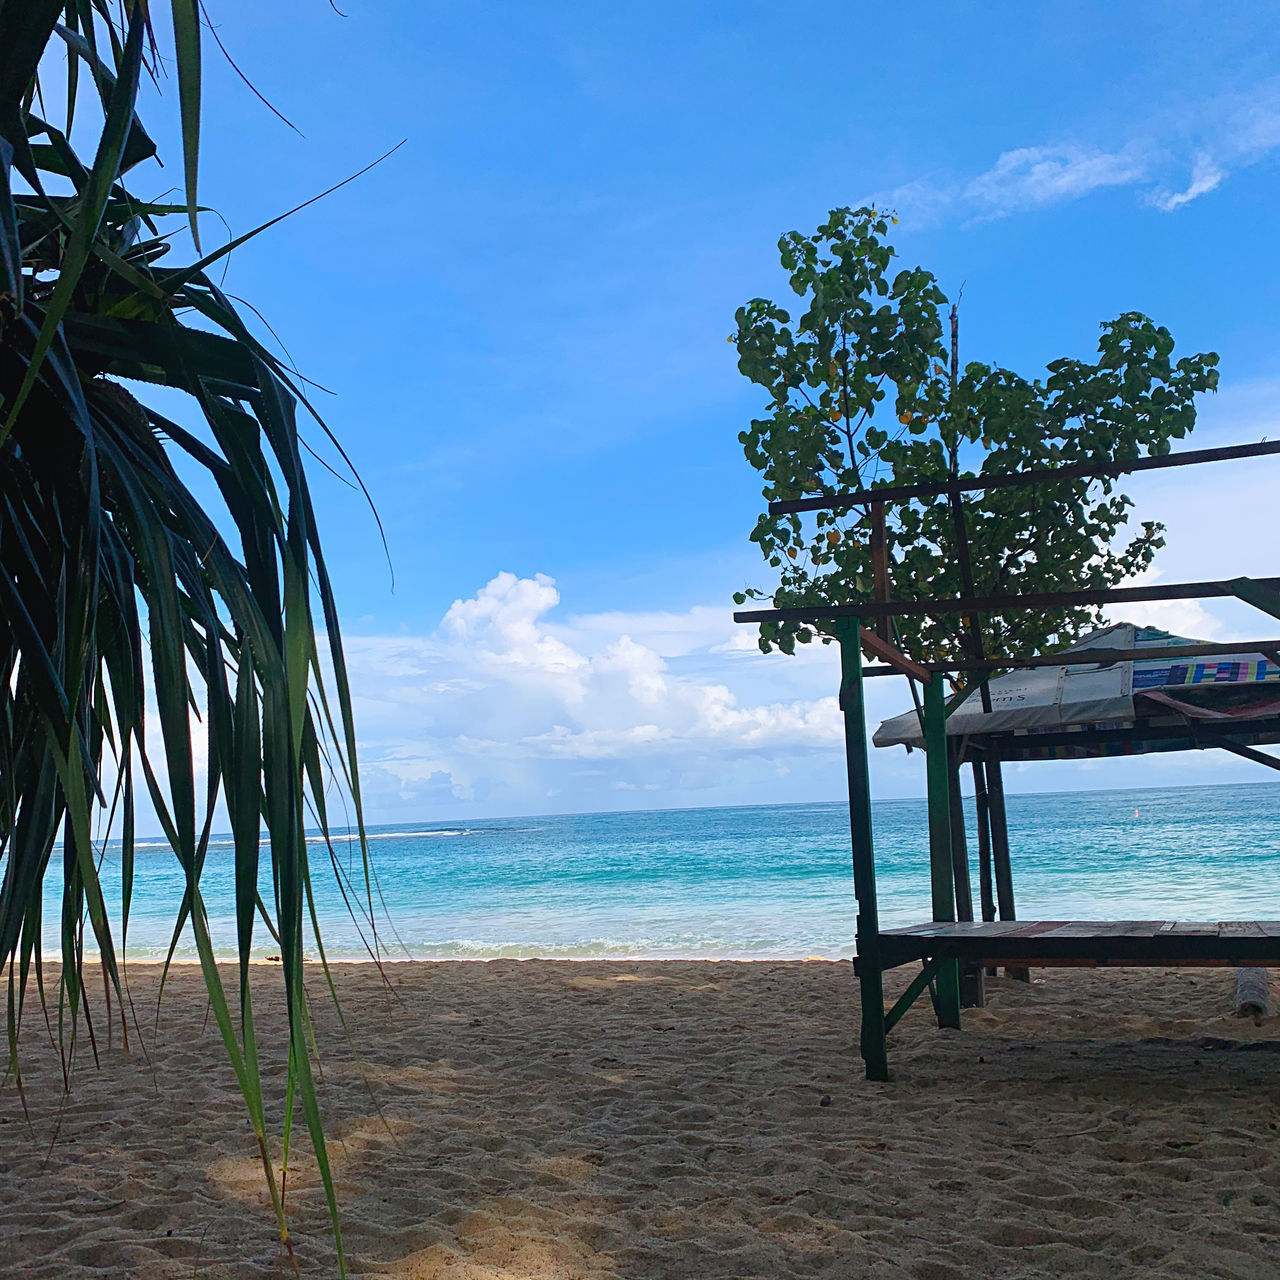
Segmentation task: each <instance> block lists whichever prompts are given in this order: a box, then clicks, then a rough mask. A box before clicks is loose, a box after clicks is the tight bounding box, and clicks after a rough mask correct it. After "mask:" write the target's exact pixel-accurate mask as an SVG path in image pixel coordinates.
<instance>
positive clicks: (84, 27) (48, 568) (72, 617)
mask: <svg viewBox="0 0 1280 1280" xmlns="http://www.w3.org/2000/svg"><path fill="white" fill-rule="evenodd" d="M154 8H155V6H154V5H153V4H149V3H148V0H119V2H118V3H117V0H58V2H56V3H55V2H51V0H0V869H2V870H3V881H2V883H0V979H3V980H5V981H6V982H7V991H8V1016H7V1028H8V1046H9V1067H10V1075H11V1077H12V1078H13V1079H16V1080H17V1081H18V1084H19V1087H21V1075H20V1066H21V1063H20V1061H19V1036H18V1033H19V1027H20V1023H21V1019H22V1015H23V1007H24V998H25V997H28V996H29V994H30V992H31V991H32V990H35V989H38V990H39V993H40V995H41V999H42V1000H46V998H47V997H49V996H50V995H51V994H52V995H53V997H54V998H55V999H56V1001H57V1007H58V1010H59V1016H58V1018H57V1019H56V1023H55V1025H56V1026H57V1027H58V1028H59V1031H58V1033H57V1034H58V1036H59V1039H60V1047H61V1049H62V1051H63V1055H64V1059H65V1060H68V1061H69V1060H71V1059H72V1058H73V1057H74V1053H75V1047H76V1039H77V1036H78V1035H79V1036H80V1037H81V1041H82V1043H83V1042H84V1038H85V1037H86V1035H87V1036H90V1037H91V1036H92V1034H93V1022H92V1019H91V1018H90V1008H91V1006H90V1002H89V999H88V992H87V988H86V963H87V960H88V961H91V963H92V964H94V965H96V964H97V963H98V959H97V957H100V962H101V966H102V970H103V972H104V974H105V975H106V982H107V984H108V991H110V990H111V989H114V990H115V993H116V996H117V1000H118V1003H119V1004H120V1007H121V1008H123V1007H125V1002H124V1001H123V1000H120V999H119V997H120V996H121V995H122V994H123V988H122V977H121V961H122V957H123V946H124V942H125V938H126V931H127V927H128V917H129V906H130V898H131V894H132V891H133V887H134V884H135V876H136V875H141V874H145V870H144V868H143V866H142V865H141V864H138V863H135V858H134V832H135V823H136V815H137V813H138V810H139V805H140V804H141V805H143V806H146V805H147V804H148V803H149V805H150V808H151V809H152V810H153V811H154V813H155V814H156V815H158V818H159V821H160V823H161V825H162V827H163V830H164V834H165V836H166V837H167V840H168V843H169V844H170V845H171V846H172V849H173V853H174V855H175V856H176V857H177V859H178V861H179V862H180V864H181V866H182V869H183V871H184V873H185V890H184V893H183V895H182V898H181V901H176V902H175V903H174V933H173V936H174V943H175V945H176V943H177V941H178V938H179V936H180V935H181V934H182V933H183V931H184V930H188V929H189V931H190V935H191V936H192V937H193V939H194V944H195V948H196V951H197V953H198V955H199V960H200V964H201V966H202V970H203V975H204V980H205V983H206V985H207V988H208V995H209V1000H210V1007H211V1010H212V1014H213V1016H214V1018H215V1019H216V1022H217V1025H218V1029H219V1031H220V1033H221V1036H222V1040H223V1042H224V1044H225V1047H226V1053H227V1056H228V1057H229V1059H230V1063H231V1067H232V1069H233V1070H234V1072H235V1075H236V1079H237V1081H238V1083H239V1086H240V1089H241V1091H242V1093H243V1096H244V1100H245V1103H246V1105H247V1108H248V1112H249V1116H250V1118H251V1121H252V1127H253V1131H254V1133H255V1135H256V1138H257V1145H258V1149H259V1151H260V1154H261V1159H262V1166H263V1171H264V1175H265V1178H266V1181H267V1185H268V1187H269V1189H270V1194H271V1199H272V1203H273V1205H274V1208H275V1214H276V1218H277V1221H278V1225H279V1229H280V1232H281V1236H282V1239H284V1240H285V1241H286V1243H287V1239H288V1236H287V1229H286V1222H285V1214H284V1205H283V1200H282V1191H281V1185H280V1181H281V1179H280V1175H279V1173H278V1169H279V1166H277V1165H276V1164H274V1163H273V1159H272V1143H271V1141H270V1140H269V1135H268V1130H267V1121H266V1116H265V1112H264V1100H263V1089H262V1082H261V1071H260V1065H259V1055H258V1049H257V1043H256V1039H255V1035H254V1023H253V1006H252V992H251V989H250V981H249V976H250V967H249V962H250V954H251V950H252V947H253V945H254V933H255V928H258V929H260V930H267V931H269V932H270V934H271V936H272V937H273V939H274V940H275V942H274V944H273V945H275V946H277V947H278V951H279V954H280V957H281V961H282V964H281V972H282V978H283V984H284V995H285V1002H286V1007H287V1011H288V1027H289V1039H288V1048H287V1051H286V1052H287V1054H288V1061H287V1079H288V1086H287V1096H288V1098H289V1106H288V1107H287V1108H286V1115H285V1119H284V1122H283V1123H284V1129H283V1140H284V1144H285V1150H286V1153H287V1147H288V1140H289V1126H290V1123H291V1119H292V1113H293V1109H294V1106H295V1105H296V1106H298V1107H299V1108H300V1109H301V1113H302V1115H303V1117H304V1118H305V1123H306V1126H307V1128H308V1130H309V1135H310V1140H311V1143H312V1145H313V1147H314V1150H315V1156H316V1160H317V1163H318V1167H319V1173H320V1177H321V1179H322V1181H323V1184H324V1188H325V1191H326V1194H327V1197H328V1203H329V1210H330V1214H331V1216H332V1219H333V1225H334V1231H335V1241H336V1244H337V1251H338V1260H339V1265H340V1266H342V1265H343V1262H342V1243H341V1235H340V1232H339V1230H338V1218H337V1208H336V1202H335V1198H334V1190H333V1182H332V1178H331V1176H330V1170H329V1164H328V1161H327V1159H326V1155H325V1142H324V1134H323V1130H322V1126H321V1116H320V1112H319V1109H318V1106H317V1100H316V1090H315V1086H314V1083H313V1076H312V1056H311V1055H312V1046H311V1042H310V1034H309V1018H308V1010H307V1002H306V996H305V992H304V988H303V947H304V924H308V927H309V928H314V926H315V924H316V921H315V912H314V906H313V905H312V897H311V869H310V867H309V866H308V859H307V849H308V846H307V838H306V831H307V829H308V827H309V826H311V827H317V826H318V827H319V828H320V829H321V830H326V831H327V829H328V816H327V807H326V791H327V789H329V788H331V787H333V786H334V785H336V786H337V787H339V788H341V789H343V790H344V791H345V795H346V796H347V797H349V799H350V802H351V810H350V812H351V813H352V814H353V815H354V819H355V824H356V826H357V828H358V829H359V831H360V846H361V849H362V850H364V849H365V845H364V839H363V823H362V819H361V816H360V813H361V810H360V790H359V785H358V780H357V773H356V748H355V735H354V729H353V723H352V712H351V700H350V696H349V693H348V685H347V677H346V671H345V667H344V662H343V651H342V642H341V637H340V635H339V629H338V613H337V607H336V604H335V601H334V595H333V591H332V588H331V585H330V580H329V576H328V574H327V573H326V570H325V562H324V558H323V555H322V554H321V547H320V541H319V536H318V532H317V528H316V518H315V511H314V508H313V504H312V498H311V494H310V492H309V489H308V485H307V477H306V472H305V468H304V465H303V455H304V452H305V449H306V446H305V444H304V441H303V437H302V435H301V433H300V431H299V417H300V415H301V414H304V413H309V412H311V408H310V405H309V403H308V401H307V397H306V395H305V394H304V390H303V385H302V382H301V380H300V379H299V378H298V377H297V376H296V375H295V374H294V373H293V372H292V371H291V370H290V368H288V367H287V366H286V365H285V364H284V363H283V362H282V361H281V360H279V359H277V358H276V357H275V356H274V355H273V354H272V353H271V351H270V350H268V349H267V348H266V347H265V346H264V345H263V344H262V343H261V342H260V341H258V340H257V339H256V338H255V336H254V334H253V333H252V332H251V330H250V327H249V326H247V325H246V323H245V321H244V319H243V318H242V316H241V314H240V313H239V312H238V311H237V309H236V307H235V306H233V305H232V303H231V301H230V300H229V298H228V297H227V296H226V294H224V293H223V291H222V290H221V289H220V288H219V286H218V283H217V282H216V280H215V273H214V272H213V271H212V270H211V268H212V267H213V266H214V264H215V263H216V262H217V261H218V260H219V259H221V258H222V257H224V256H225V255H226V253H227V252H228V251H229V250H231V249H232V248H234V247H235V244H237V243H239V241H233V242H232V243H231V244H228V245H224V246H222V247H221V248H219V249H218V250H216V251H214V252H206V253H204V255H203V256H200V255H201V250H200V239H199V234H198V225H197V213H198V207H197V202H196V172H197V152H198V142H199V136H200V71H201V52H200V34H201V6H200V3H199V0H172V6H171V9H170V10H169V11H168V12H167V14H166V15H165V22H164V26H163V28H162V29H160V28H158V27H157V26H153V22H157V23H158V20H159V17H160V15H158V14H157V13H155V12H153V10H154ZM157 36H163V38H164V39H165V40H169V39H171V40H172V47H173V53H174V62H176V68H177V90H178V92H177V99H178V103H179V108H180V114H181V123H182V135H183V150H184V159H185V178H186V181H185V200H183V201H180V202H178V203H175V204H159V203H148V202H147V201H145V200H140V199H137V198H135V197H134V196H133V195H132V194H131V193H130V190H129V189H128V187H126V185H125V181H126V177H127V176H128V175H129V174H130V172H131V171H133V170H135V169H136V168H137V167H138V166H139V165H142V164H144V162H146V161H148V160H149V159H151V158H152V157H153V156H154V155H155V151H156V148H155V145H154V143H153V142H152V140H151V138H150V136H149V135H148V134H147V132H146V130H145V128H144V127H143V124H142V122H141V121H140V120H139V118H138V116H137V113H136V108H137V101H138V92H139V84H140V82H142V81H143V80H144V78H145V77H147V76H148V75H152V74H157V73H158V68H159V67H160V65H161V60H160V59H159V58H158V55H157V52H156V50H157V44H156V40H157ZM55 74H56V77H57V80H56V83H53V82H52V81H51V77H53V76H54V75H55ZM64 77H65V79H64ZM42 79H43V81H44V83H42ZM50 102H59V103H60V104H61V106H60V109H59V119H58V121H57V122H55V121H54V120H53V119H51V118H50V116H51V115H52V112H50V113H48V114H46V105H47V104H49V103H50ZM77 111H78V114H77V116H76V118H75V130H74V137H75V139H76V140H77V141H78V142H80V143H81V144H83V142H84V140H85V139H89V141H90V144H91V147H92V155H90V154H89V150H90V148H89V147H85V146H83V145H81V146H80V147H79V148H78V147H77V146H73V143H72V137H73V130H72V117H73V113H74V112H77ZM188 230H189V232H190V236H189V237H188V236H187V231H188ZM175 238H177V239H181V241H182V243H184V244H185V243H188V242H189V243H190V244H191V245H193V246H194V247H193V248H192V249H191V251H190V253H189V254H188V256H189V257H191V258H192V259H193V260H192V261H189V262H187V263H185V264H183V265H172V264H171V262H170V258H169V256H168V253H167V251H168V250H169V249H170V248H171V241H173V240H174V239H175ZM138 384H151V385H153V386H157V387H167V388H173V389H176V390H177V391H180V392H183V393H185V396H186V399H185V404H186V406H187V411H186V413H185V414H177V415H176V416H183V417H184V422H183V423H179V422H177V421H174V420H173V419H172V418H171V417H168V416H166V415H165V414H162V413H161V412H159V411H158V410H157V409H156V408H154V407H152V405H151V404H149V403H148V399H149V398H150V399H156V398H157V397H155V396H152V397H148V395H147V394H146V391H145V387H142V388H140V387H139V385H138ZM166 397H167V398H165V399H163V400H162V403H163V404H164V405H165V406H166V407H168V406H169V405H171V404H172V403H174V402H175V401H176V399H177V398H176V397H173V396H172V395H170V394H168V393H166ZM311 416H312V418H313V419H314V421H315V423H316V424H318V427H317V429H318V430H324V425H323V423H321V422H320V420H319V418H318V417H315V415H314V413H312V414H311ZM335 443H336V442H335ZM197 476H198V477H199V480H197V479H196V478H195V477H197ZM209 481H211V482H212V485H211V486H210V485H208V484H207V482H209ZM193 485H198V486H199V489H200V492H201V493H202V494H204V493H206V492H207V493H208V494H209V495H212V493H213V491H214V490H215V489H216V492H217V494H218V495H219V498H220V502H219V501H212V502H210V501H209V500H207V499H205V500H202V499H201V498H199V497H197V496H196V492H195V490H194V489H193ZM317 615H318V619H319V620H318V619H317ZM196 735H202V736H203V738H204V739H205V742H204V744H203V746H204V748H205V751H204V753H203V754H205V755H206V756H207V761H206V762H204V763H203V764H202V767H201V769H200V770H197V768H196V767H195V765H194V763H193V754H194V748H195V746H196V745H197V743H196V740H195V736H196ZM201 774H203V777H201ZM223 806H225V808H223ZM222 813H225V815H226V820H227V821H228V822H229V825H230V829H231V833H232V836H233V838H234V859H235V921H236V937H235V946H236V949H237V951H238V958H239V973H238V978H239V981H238V992H237V991H236V990H235V986H234V984H233V983H232V984H227V986H224V982H223V979H222V977H221V976H220V974H219V970H218V967H217V964H216V963H215V960H216V954H217V953H216V952H215V942H214V939H213V938H211V936H210V930H209V924H208V917H207V913H206V903H205V899H204V896H203V894H202V889H201V884H202V873H203V871H204V867H205V862H206V853H207V850H208V847H209V840H210V833H211V829H212V827H213V824H214V823H215V821H217V820H218V816H220V815H221V814H222ZM107 835H110V836H111V837H112V838H113V840H114V841H115V842H116V844H115V845H114V846H113V848H118V855H116V856H118V857H119V859H120V873H121V884H122V895H121V896H122V900H121V901H119V902H118V903H117V902H114V901H113V902H111V903H109V902H108V901H107V899H106V896H105V895H104V890H103V885H102V882H101V880H100V878H99V865H100V855H101V852H102V848H103V844H102V842H103V840H104V838H105V836H107ZM330 854H331V856H332V849H330ZM365 857H366V860H365V888H366V890H367V886H368V864H367V851H366V852H365ZM335 868H336V863H335ZM50 878H51V879H52V881H53V884H54V885H55V886H56V885H58V884H59V883H60V887H61V918H60V938H61V943H60V953H61V954H60V957H59V959H60V964H59V965H58V967H57V970H56V993H50V992H48V991H46V989H45V988H46V986H53V985H54V982H55V980H54V977H53V976H52V973H48V974H47V973H46V971H45V969H44V967H43V965H42V951H41V936H42V932H43V930H44V925H45V921H44V920H43V912H44V907H43V893H42V890H43V888H44V886H45V883H46V880H47V879H50ZM262 885H265V886H267V887H266V889H265V890H263V889H261V888H260V886H262ZM113 917H114V919H115V924H114V927H113ZM50 924H51V925H52V922H50ZM50 932H53V930H52V928H51V929H50ZM309 936H311V935H309ZM314 945H315V946H316V947H317V948H319V937H318V931H317V932H316V933H315V934H314ZM95 953H96V956H95ZM172 955H173V950H172V948H171V950H170V952H169V956H170V958H171V957H172ZM320 956H321V958H322V959H323V951H322V950H320ZM326 972H327V970H326ZM228 987H229V988H230V989H228ZM51 1021H52V1020H51ZM82 1028H87V1032H86V1031H85V1030H83V1029H82ZM295 1099H296V1103H295V1101H294V1100H295ZM286 1158H287V1156H286Z"/></svg>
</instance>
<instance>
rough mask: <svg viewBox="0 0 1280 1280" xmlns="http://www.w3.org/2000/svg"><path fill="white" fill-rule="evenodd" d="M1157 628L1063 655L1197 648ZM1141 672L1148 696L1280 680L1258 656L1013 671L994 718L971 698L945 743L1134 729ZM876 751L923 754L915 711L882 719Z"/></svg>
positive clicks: (1119, 632) (994, 690)
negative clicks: (1087, 728) (1014, 734)
mask: <svg viewBox="0 0 1280 1280" xmlns="http://www.w3.org/2000/svg"><path fill="white" fill-rule="evenodd" d="M1199 643H1203V642H1202V641H1196V640H1188V639H1186V638H1185V637H1183V636H1174V635H1170V634H1168V632H1164V631H1158V630H1156V629H1155V628H1148V627H1138V626H1135V625H1134V624H1133V623H1131V622H1120V623H1117V624H1116V625H1114V626H1111V627H1104V628H1102V629H1101V630H1099V631H1092V632H1090V633H1089V634H1088V635H1087V636H1085V637H1084V638H1083V639H1082V640H1080V641H1079V642H1078V643H1076V644H1074V645H1072V646H1071V647H1070V648H1069V649H1064V650H1063V651H1062V652H1063V653H1082V652H1087V651H1088V650H1090V649H1142V648H1160V647H1164V646H1174V645H1183V644H1199ZM1135 667H1136V669H1137V671H1138V673H1139V675H1138V680H1137V685H1138V689H1139V692H1141V691H1143V690H1153V689H1171V690H1178V689H1181V688H1183V687H1185V686H1186V685H1199V684H1218V683H1223V682H1226V683H1234V684H1239V683H1253V682H1255V681H1263V680H1265V681H1267V682H1268V683H1271V682H1273V681H1275V680H1276V679H1277V678H1280V673H1278V672H1276V669H1275V667H1274V666H1271V667H1268V665H1267V662H1266V660H1265V659H1263V657H1262V655H1261V654H1257V653H1243V652H1242V653H1239V654H1225V655H1222V656H1221V657H1217V656H1215V657H1213V658H1210V659H1207V660H1205V661H1202V662H1197V661H1196V660H1195V659H1185V660H1181V661H1179V660H1173V661H1171V660H1170V659H1168V658H1164V659H1159V658H1157V659H1152V660H1149V661H1142V660H1138V661H1136V662H1134V661H1128V662H1112V663H1107V664H1105V665H1089V664H1084V665H1080V666H1060V667H1030V668H1025V669H1023V670H1021V671H1012V672H1010V673H1009V674H1008V675H1003V676H1000V677H999V678H998V679H996V680H993V681H992V682H991V685H990V689H991V711H990V713H984V712H983V710H982V702H981V699H980V697H979V695H978V694H977V693H976V692H975V693H974V694H972V695H971V696H970V697H969V699H968V700H967V701H966V702H964V703H963V704H962V705H961V706H960V707H959V708H958V709H957V710H956V711H955V712H954V713H953V714H952V715H951V716H949V717H948V719H947V734H948V736H950V737H968V736H971V735H975V734H984V733H1009V732H1011V731H1015V730H1019V729H1021V730H1034V729H1041V730H1045V729H1053V728H1055V727H1061V726H1067V725H1084V724H1088V725H1092V726H1095V727H1101V726H1102V725H1106V724H1108V723H1111V724H1115V723H1121V724H1123V723H1126V722H1131V721H1132V720H1133V719H1134V717H1135V711H1134V701H1133V699H1134V684H1135V679H1134V672H1135ZM872 741H873V742H874V743H875V745H876V746H877V747H892V746H899V745H905V746H910V747H922V746H923V745H924V735H923V734H922V733H921V730H920V720H919V717H918V716H917V715H916V712H915V711H914V710H912V711H907V712H904V713H903V714H902V715H900V716H894V717H893V719H891V720H886V721H885V722H884V723H883V724H882V725H881V726H880V727H879V728H878V729H877V730H876V732H875V735H874V737H873V739H872Z"/></svg>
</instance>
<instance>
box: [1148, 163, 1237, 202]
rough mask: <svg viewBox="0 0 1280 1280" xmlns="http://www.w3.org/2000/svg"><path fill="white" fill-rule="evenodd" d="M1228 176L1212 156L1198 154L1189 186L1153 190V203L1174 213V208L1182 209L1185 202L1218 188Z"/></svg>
mask: <svg viewBox="0 0 1280 1280" xmlns="http://www.w3.org/2000/svg"><path fill="white" fill-rule="evenodd" d="M1226 176H1227V175H1226V171H1225V170H1223V169H1221V168H1219V167H1218V163H1217V161H1215V160H1214V159H1213V157H1212V156H1208V155H1203V154H1201V155H1198V156H1197V157H1196V162H1195V166H1194V168H1193V169H1192V170H1191V181H1190V182H1189V183H1188V184H1187V186H1186V187H1185V188H1184V189H1183V190H1182V191H1153V192H1152V193H1151V203H1152V204H1153V205H1155V207H1156V208H1157V209H1161V210H1163V211H1164V212H1165V213H1172V212H1173V210H1174V209H1181V208H1182V206H1183V205H1184V204H1190V203H1191V202H1192V200H1195V199H1197V198H1198V197H1200V196H1203V195H1207V194H1208V193H1209V192H1210V191H1214V190H1216V189H1217V188H1218V187H1219V186H1220V185H1221V183H1222V180H1223V178H1225V177H1226Z"/></svg>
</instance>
